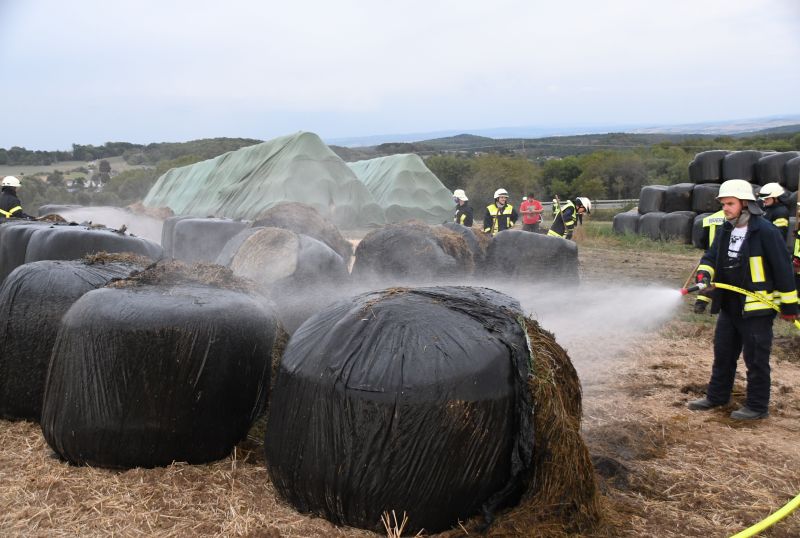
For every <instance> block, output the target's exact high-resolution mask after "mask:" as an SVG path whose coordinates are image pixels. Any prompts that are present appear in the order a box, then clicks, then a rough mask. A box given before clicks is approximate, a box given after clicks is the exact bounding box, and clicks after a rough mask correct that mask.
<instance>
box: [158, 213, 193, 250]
mask: <svg viewBox="0 0 800 538" xmlns="http://www.w3.org/2000/svg"><path fill="white" fill-rule="evenodd" d="M190 218H192V217H189V216H187V215H181V216H175V217H169V218H167V219H164V225H163V226H162V227H161V248H163V249H164V258H166V259H168V260H171V259H173V258H175V251H174V247H173V246H174V244H175V225H176V224H178V223H179V222H180V221H182V220H186V219H190Z"/></svg>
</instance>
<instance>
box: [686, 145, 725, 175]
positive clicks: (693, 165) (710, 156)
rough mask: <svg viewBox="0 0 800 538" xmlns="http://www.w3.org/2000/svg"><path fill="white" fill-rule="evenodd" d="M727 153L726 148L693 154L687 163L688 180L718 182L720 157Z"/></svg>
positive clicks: (720, 170) (720, 167) (720, 168)
mask: <svg viewBox="0 0 800 538" xmlns="http://www.w3.org/2000/svg"><path fill="white" fill-rule="evenodd" d="M728 153H730V152H729V151H726V150H721V149H712V150H710V151H703V152H701V153H698V154H697V155H695V156H694V159H693V160H692V162H690V163H689V180H690V181H692V182H693V183H720V182H721V180H722V159H724V158H725V155H727V154H728Z"/></svg>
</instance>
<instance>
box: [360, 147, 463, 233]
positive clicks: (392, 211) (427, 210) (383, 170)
mask: <svg viewBox="0 0 800 538" xmlns="http://www.w3.org/2000/svg"><path fill="white" fill-rule="evenodd" d="M349 166H350V168H352V169H353V171H354V172H355V173H356V176H358V179H360V180H361V181H363V182H364V185H366V186H367V188H368V189H369V192H371V193H372V196H374V197H375V200H376V201H377V202H378V204H380V206H381V207H382V208H383V209H384V210H385V211H386V220H387V222H401V221H404V220H408V219H418V220H422V221H425V222H427V223H430V224H441V223H442V222H444V221H450V220H452V218H453V211H454V209H453V208H454V204H453V197H452V193H451V192H450V191H449V190H447V188H446V187H445V186H444V185H442V182H441V181H439V178H437V177H436V176H435V175H434V174H433V172H431V171H430V170H429V169H428V167H427V166H425V163H424V162H423V161H422V159H421V158H420V157H419V156H418V155H413V154H410V155H390V156H388V157H380V158H377V159H370V160H368V161H358V162H354V163H349Z"/></svg>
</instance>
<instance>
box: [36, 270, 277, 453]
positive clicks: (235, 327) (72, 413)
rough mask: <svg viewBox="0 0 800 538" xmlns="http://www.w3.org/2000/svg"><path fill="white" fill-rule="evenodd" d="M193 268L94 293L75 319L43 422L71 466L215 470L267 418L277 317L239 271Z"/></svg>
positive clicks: (147, 274)
mask: <svg viewBox="0 0 800 538" xmlns="http://www.w3.org/2000/svg"><path fill="white" fill-rule="evenodd" d="M183 267H184V266H182V265H180V264H166V265H159V266H156V267H154V268H153V269H151V270H148V271H144V272H142V273H139V274H137V275H136V277H134V278H131V279H128V280H124V281H118V282H115V283H114V284H113V287H106V288H102V289H98V290H94V291H90V292H89V293H86V294H85V295H84V296H83V297H81V298H80V299H78V300H77V301H76V302H75V303H74V304H73V305H72V307H71V308H70V309H69V311H68V312H67V313H66V314H65V315H64V317H63V319H62V322H61V328H60V330H59V332H58V336H57V338H56V342H55V345H54V348H53V355H52V360H51V365H50V370H49V372H48V375H47V382H46V385H45V394H44V399H43V407H42V421H41V422H42V431H43V433H44V437H45V440H46V441H47V443H48V444H49V445H50V447H51V448H52V449H53V450H54V451H55V452H56V453H57V454H58V455H60V456H61V457H62V458H64V459H65V460H67V461H69V462H71V463H74V464H79V465H81V464H88V465H92V466H100V467H111V468H132V467H156V466H163V465H169V464H170V463H172V462H173V461H185V462H189V463H205V462H209V461H213V460H217V459H220V458H223V457H225V456H227V455H228V454H229V453H230V451H231V450H232V449H233V447H234V446H235V445H236V443H238V442H239V441H241V440H242V439H243V438H244V436H245V435H246V434H247V431H248V429H249V428H250V426H251V425H252V423H253V421H254V420H255V418H256V417H257V416H258V415H259V413H260V412H261V411H263V409H264V405H265V402H266V397H267V392H268V390H269V382H270V368H271V360H272V354H273V352H274V349H273V347H274V345H275V343H276V341H278V338H277V336H278V334H279V323H278V321H277V317H276V315H275V313H274V312H273V311H272V310H270V309H269V308H268V306H267V302H266V301H265V300H264V299H263V298H260V297H258V296H254V295H252V294H248V293H246V292H244V291H239V288H246V287H247V284H246V283H244V282H242V281H240V280H239V279H237V278H236V277H234V276H233V275H232V274H231V273H230V270H228V269H225V268H222V267H218V266H201V267H199V270H197V271H196V272H190V271H186V270H184V269H183ZM218 284H225V285H227V286H231V287H232V288H233V289H230V288H229V289H223V288H220V287H217V285H218Z"/></svg>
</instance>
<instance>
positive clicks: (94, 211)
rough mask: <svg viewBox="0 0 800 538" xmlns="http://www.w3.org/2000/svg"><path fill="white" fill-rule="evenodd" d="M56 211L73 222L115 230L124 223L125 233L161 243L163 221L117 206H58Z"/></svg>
mask: <svg viewBox="0 0 800 538" xmlns="http://www.w3.org/2000/svg"><path fill="white" fill-rule="evenodd" d="M57 212H58V214H59V215H61V216H62V217H64V218H65V219H67V220H68V221H73V222H79V223H83V222H91V223H92V224H103V225H105V226H107V227H108V228H114V229H117V230H119V229H120V228H122V226H123V225H125V226H127V230H126V231H127V233H129V234H133V235H135V236H137V237H143V238H145V239H149V240H150V241H154V242H156V243H158V244H161V227H162V226H163V224H164V221H162V220H159V219H155V218H152V217H148V216H146V215H137V214H134V213H131V212H130V211H127V210H125V209H121V208H119V207H75V208H63V209H62V208H59V209H58V211H57Z"/></svg>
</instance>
